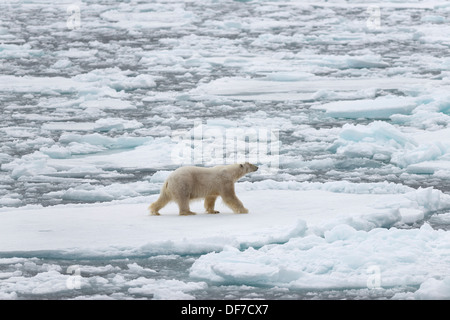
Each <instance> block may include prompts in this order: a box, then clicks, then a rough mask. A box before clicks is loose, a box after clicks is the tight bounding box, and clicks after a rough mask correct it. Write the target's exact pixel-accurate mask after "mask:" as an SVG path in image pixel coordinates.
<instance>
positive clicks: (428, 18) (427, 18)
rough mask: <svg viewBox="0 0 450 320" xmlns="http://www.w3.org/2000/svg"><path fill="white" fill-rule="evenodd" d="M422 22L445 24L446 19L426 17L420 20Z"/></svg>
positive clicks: (436, 16) (433, 16) (435, 16)
mask: <svg viewBox="0 0 450 320" xmlns="http://www.w3.org/2000/svg"><path fill="white" fill-rule="evenodd" d="M420 21H422V22H431V23H444V22H445V21H446V19H445V17H443V16H438V15H425V16H422V18H420Z"/></svg>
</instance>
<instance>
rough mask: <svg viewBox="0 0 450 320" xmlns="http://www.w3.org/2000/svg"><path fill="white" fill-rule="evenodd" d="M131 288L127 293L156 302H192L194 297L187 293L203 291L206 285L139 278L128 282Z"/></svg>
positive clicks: (203, 283)
mask: <svg viewBox="0 0 450 320" xmlns="http://www.w3.org/2000/svg"><path fill="white" fill-rule="evenodd" d="M127 284H128V285H130V286H132V287H131V288H129V289H128V292H129V293H132V294H138V295H144V296H151V297H152V298H153V299H156V300H169V299H170V300H192V299H194V296H192V295H190V294H189V293H188V292H191V291H196V290H205V289H206V288H207V287H208V285H207V284H206V283H205V282H183V281H180V280H175V279H173V280H165V279H151V278H150V279H149V278H144V277H140V278H138V279H134V280H131V281H128V283H127Z"/></svg>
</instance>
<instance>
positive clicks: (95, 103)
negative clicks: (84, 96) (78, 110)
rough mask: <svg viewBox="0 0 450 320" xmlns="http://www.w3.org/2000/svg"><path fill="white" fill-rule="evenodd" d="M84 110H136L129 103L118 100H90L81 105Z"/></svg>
mask: <svg viewBox="0 0 450 320" xmlns="http://www.w3.org/2000/svg"><path fill="white" fill-rule="evenodd" d="M80 107H82V108H98V109H106V110H126V109H136V107H135V106H134V105H132V104H131V103H130V102H129V101H124V100H118V99H99V100H89V101H86V102H83V103H82V104H80Z"/></svg>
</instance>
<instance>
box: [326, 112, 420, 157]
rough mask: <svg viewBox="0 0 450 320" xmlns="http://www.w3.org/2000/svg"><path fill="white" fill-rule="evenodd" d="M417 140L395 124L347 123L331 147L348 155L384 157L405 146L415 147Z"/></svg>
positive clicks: (339, 152) (390, 155) (332, 149)
mask: <svg viewBox="0 0 450 320" xmlns="http://www.w3.org/2000/svg"><path fill="white" fill-rule="evenodd" d="M416 145H417V142H416V141H415V140H414V139H412V138H410V137H408V136H407V135H405V134H403V133H402V132H401V131H400V130H398V129H397V128H396V127H394V126H393V125H391V124H389V123H386V122H382V121H374V122H372V123H370V124H369V125H352V124H345V125H344V126H343V127H342V130H341V132H340V134H339V138H338V139H337V140H336V141H335V142H334V143H333V145H332V146H331V147H330V148H329V150H330V151H334V152H336V153H338V154H344V155H346V156H348V157H366V158H375V157H376V158H379V159H380V158H383V159H386V160H389V159H390V158H391V157H392V155H393V154H395V153H396V152H398V151H399V150H402V151H403V150H404V149H405V148H413V147H414V146H416Z"/></svg>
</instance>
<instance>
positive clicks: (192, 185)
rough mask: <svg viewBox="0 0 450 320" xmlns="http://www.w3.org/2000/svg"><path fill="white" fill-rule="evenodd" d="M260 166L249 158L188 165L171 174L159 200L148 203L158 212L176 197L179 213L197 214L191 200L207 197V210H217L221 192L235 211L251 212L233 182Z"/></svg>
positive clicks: (153, 212)
mask: <svg viewBox="0 0 450 320" xmlns="http://www.w3.org/2000/svg"><path fill="white" fill-rule="evenodd" d="M256 170H258V167H257V166H255V165H253V164H250V163H248V162H246V163H242V164H239V163H238V164H230V165H223V166H215V167H212V168H203V167H194V166H187V167H181V168H178V169H177V170H175V171H174V172H172V173H171V174H170V176H169V177H168V178H167V180H166V181H165V182H164V185H163V187H162V189H161V193H160V196H159V198H158V200H156V201H155V202H154V203H152V204H151V205H150V207H149V209H150V213H151V214H152V215H159V212H158V211H159V210H160V209H161V208H163V207H164V206H165V205H166V204H167V203H169V202H170V201H175V202H176V203H177V204H178V207H179V209H180V212H179V213H180V215H189V214H195V213H194V212H192V211H191V210H190V208H189V202H190V201H191V200H194V199H199V198H204V199H205V209H206V212H207V213H218V211H216V210H214V204H215V202H216V199H217V197H218V196H221V197H222V199H223V201H224V202H225V204H226V205H227V206H229V207H230V208H231V209H232V210H233V211H234V212H235V213H248V209H246V208H244V205H243V204H242V202H241V201H240V200H239V199H238V198H237V197H236V193H235V192H234V183H235V182H236V181H237V180H238V179H239V178H241V177H242V176H244V175H245V174H247V173H249V172H253V171H256Z"/></svg>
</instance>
